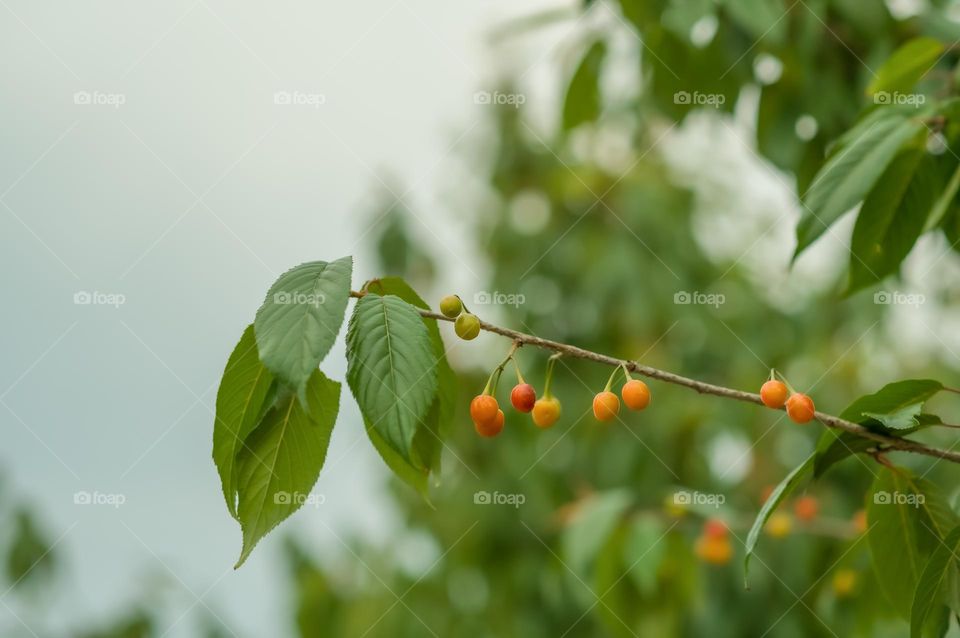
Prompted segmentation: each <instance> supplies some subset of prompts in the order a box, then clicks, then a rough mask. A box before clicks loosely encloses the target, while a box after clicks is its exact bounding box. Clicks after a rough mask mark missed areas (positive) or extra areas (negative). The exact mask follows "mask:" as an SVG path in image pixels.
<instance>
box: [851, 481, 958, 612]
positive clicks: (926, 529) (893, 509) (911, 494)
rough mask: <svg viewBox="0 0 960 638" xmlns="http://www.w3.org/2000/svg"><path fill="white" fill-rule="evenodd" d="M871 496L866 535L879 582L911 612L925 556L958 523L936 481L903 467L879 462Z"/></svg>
mask: <svg viewBox="0 0 960 638" xmlns="http://www.w3.org/2000/svg"><path fill="white" fill-rule="evenodd" d="M870 492H871V494H872V498H870V499H869V500H868V502H867V522H868V524H869V529H868V531H867V541H868V543H869V545H870V554H871V556H872V559H873V561H872V562H873V568H874V572H875V573H876V575H877V580H878V581H879V583H880V588H881V590H882V591H883V592H884V594H885V595H886V597H887V599H888V600H889V602H890V603H891V604H892V605H893V607H894V609H895V610H896V611H897V612H898V613H900V614H901V615H902V616H903V617H905V618H909V617H910V608H911V603H912V601H913V593H914V590H915V589H916V586H917V582H918V581H919V578H920V574H921V570H922V569H923V565H924V563H925V561H926V559H927V556H929V555H930V553H931V552H932V551H933V550H934V549H935V548H936V546H937V545H938V544H939V543H940V541H941V540H942V539H943V538H944V537H945V536H946V535H947V533H948V530H949V529H951V528H952V527H953V526H954V525H956V515H955V514H953V512H952V511H951V510H950V508H949V506H948V505H947V504H946V501H945V500H944V499H943V497H942V496H941V495H940V494H939V492H938V491H937V489H936V487H935V486H934V485H932V484H931V483H930V482H929V481H924V480H922V479H916V478H914V477H913V476H912V475H911V474H910V472H909V471H908V470H905V469H902V468H894V469H890V468H885V467H881V468H880V473H879V474H878V475H877V478H876V480H875V481H874V483H873V487H872V488H871V490H870Z"/></svg>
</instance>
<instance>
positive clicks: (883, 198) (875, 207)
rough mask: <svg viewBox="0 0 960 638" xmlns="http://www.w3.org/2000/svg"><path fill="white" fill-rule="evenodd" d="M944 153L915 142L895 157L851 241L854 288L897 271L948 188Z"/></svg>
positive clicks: (862, 209)
mask: <svg viewBox="0 0 960 638" xmlns="http://www.w3.org/2000/svg"><path fill="white" fill-rule="evenodd" d="M941 163H942V161H941V159H940V158H938V157H936V156H933V155H929V154H928V153H927V152H926V150H925V149H923V148H922V147H919V146H918V147H911V148H908V149H906V150H904V151H903V152H901V153H900V154H899V155H897V157H896V158H894V160H893V162H891V163H890V166H888V167H887V170H886V171H884V173H883V176H882V177H881V178H880V180H879V181H878V182H877V185H876V187H874V189H873V190H872V191H870V193H869V194H868V195H867V198H866V199H865V200H864V202H863V206H861V207H860V213H859V215H858V216H857V223H856V225H855V226H854V229H853V239H852V240H851V243H850V285H849V287H848V292H852V291H854V290H858V289H860V288H862V287H864V286H868V285H870V284H873V283H876V282H878V281H880V280H881V279H883V278H884V277H886V276H887V275H890V274H891V273H893V272H895V271H896V269H897V268H898V267H899V266H900V262H902V261H903V259H904V258H905V257H906V256H907V254H908V253H909V252H910V249H911V248H913V245H914V244H915V243H916V241H917V238H918V237H920V234H921V233H922V232H923V228H924V225H925V223H926V220H927V216H928V215H929V214H930V212H931V211H932V210H933V207H934V205H935V204H936V202H937V195H938V194H939V193H940V192H941V191H942V190H943V183H942V181H941V179H940V175H939V170H940V165H941Z"/></svg>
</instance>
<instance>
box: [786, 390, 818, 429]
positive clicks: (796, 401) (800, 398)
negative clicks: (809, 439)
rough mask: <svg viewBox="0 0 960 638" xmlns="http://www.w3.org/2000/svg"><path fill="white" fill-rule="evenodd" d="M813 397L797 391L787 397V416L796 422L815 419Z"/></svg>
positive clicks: (806, 421)
mask: <svg viewBox="0 0 960 638" xmlns="http://www.w3.org/2000/svg"><path fill="white" fill-rule="evenodd" d="M814 411H815V408H814V407H813V399H811V398H810V397H808V396H807V395H805V394H801V393H799V392H795V393H793V394H791V395H790V398H789V399H787V416H789V417H790V420H792V421H793V422H794V423H809V422H810V421H811V420H813V413H814Z"/></svg>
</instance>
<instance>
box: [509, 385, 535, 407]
mask: <svg viewBox="0 0 960 638" xmlns="http://www.w3.org/2000/svg"><path fill="white" fill-rule="evenodd" d="M536 402H537V391H536V390H534V389H533V386H532V385H530V384H529V383H518V384H517V385H515V386H513V390H512V391H511V392H510V403H512V404H513V407H514V408H515V409H516V410H518V411H520V412H529V411H530V410H532V409H533V404H534V403H536Z"/></svg>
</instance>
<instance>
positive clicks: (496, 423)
mask: <svg viewBox="0 0 960 638" xmlns="http://www.w3.org/2000/svg"><path fill="white" fill-rule="evenodd" d="M503 420H504V415H503V410H500V409H497V414H496V415H495V416H494V417H493V420H492V421H489V422H486V423H479V422H477V421H474V422H473V427H474V428H476V430H477V434H479V435H480V436H485V437H487V438H490V437H494V436H497V435H498V434H500V432H502V431H503Z"/></svg>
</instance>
